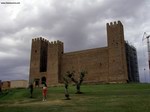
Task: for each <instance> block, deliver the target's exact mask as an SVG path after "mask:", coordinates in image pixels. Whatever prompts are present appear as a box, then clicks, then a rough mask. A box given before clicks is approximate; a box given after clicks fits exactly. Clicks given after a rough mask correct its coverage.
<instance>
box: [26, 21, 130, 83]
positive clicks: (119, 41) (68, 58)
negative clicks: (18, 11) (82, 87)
mask: <svg viewBox="0 0 150 112" xmlns="http://www.w3.org/2000/svg"><path fill="white" fill-rule="evenodd" d="M106 26H107V41H108V47H103V48H95V49H88V50H83V51H76V52H70V53H64V48H63V43H62V42H60V41H55V42H49V41H48V40H46V39H43V38H36V39H33V40H32V49H31V61H30V77H29V80H30V82H32V81H35V80H36V81H39V83H41V82H42V80H44V81H46V82H47V84H48V85H52V84H58V83H61V82H63V80H62V78H63V75H65V73H66V72H67V71H75V72H76V73H75V74H76V76H75V77H76V78H78V75H79V72H80V71H81V70H85V71H87V72H88V74H86V76H85V81H84V82H92V83H93V82H103V83H112V82H115V83H120V82H126V81H127V80H128V74H127V64H126V56H125V43H124V32H123V25H122V23H121V22H120V21H118V22H114V23H110V24H109V23H107V25H106Z"/></svg>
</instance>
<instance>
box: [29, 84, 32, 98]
mask: <svg viewBox="0 0 150 112" xmlns="http://www.w3.org/2000/svg"><path fill="white" fill-rule="evenodd" d="M29 89H30V98H33V84H32V83H31V84H30V85H29Z"/></svg>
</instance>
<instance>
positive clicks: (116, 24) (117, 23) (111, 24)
mask: <svg viewBox="0 0 150 112" xmlns="http://www.w3.org/2000/svg"><path fill="white" fill-rule="evenodd" d="M118 25H121V26H122V23H121V22H120V21H117V22H116V21H114V22H110V23H107V27H112V26H118Z"/></svg>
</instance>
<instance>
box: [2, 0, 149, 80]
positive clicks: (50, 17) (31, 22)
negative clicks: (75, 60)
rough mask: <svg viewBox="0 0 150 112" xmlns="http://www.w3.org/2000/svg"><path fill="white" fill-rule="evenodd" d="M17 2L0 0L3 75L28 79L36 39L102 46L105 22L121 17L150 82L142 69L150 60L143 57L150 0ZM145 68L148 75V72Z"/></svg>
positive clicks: (73, 46) (76, 46)
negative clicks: (31, 51)
mask: <svg viewBox="0 0 150 112" xmlns="http://www.w3.org/2000/svg"><path fill="white" fill-rule="evenodd" d="M17 1H19V2H20V4H17V5H15V4H14V5H7V4H5V5H2V4H0V15H1V18H0V61H1V63H4V65H0V71H1V74H2V75H1V78H2V79H6V77H5V78H4V75H3V74H5V76H7V78H10V77H9V75H10V73H13V77H18V75H19V74H21V72H22V73H23V74H22V75H21V76H22V77H24V78H27V76H28V72H29V71H28V69H27V68H28V67H29V60H30V49H31V39H32V38H33V37H40V36H43V37H47V38H48V39H49V40H50V41H51V40H61V41H63V42H64V44H65V51H75V50H83V49H89V48H95V47H103V46H106V45H107V42H106V41H107V37H106V36H107V35H106V26H105V25H106V23H107V22H111V21H117V20H121V21H122V23H123V25H124V33H125V39H126V40H128V41H129V43H132V44H133V45H134V46H135V47H136V48H137V51H138V58H139V70H140V78H141V81H145V79H144V75H143V68H146V67H147V65H145V64H144V63H143V62H144V61H145V62H146V61H147V58H144V57H143V56H142V55H143V49H146V46H145V44H146V43H145V44H144V46H143V45H142V41H141V40H142V36H143V33H144V32H147V33H149V34H150V22H149V18H150V15H149V9H150V5H149V4H150V1H149V0H130V1H127V0H40V1H37V0H17ZM144 52H145V53H146V52H147V51H146V50H144ZM19 67H21V68H19ZM7 68H9V72H8V71H7ZM18 69H19V70H18ZM146 70H147V69H146ZM146 70H145V74H148V72H147V71H148V70H147V71H146ZM11 76H12V74H11ZM147 76H148V75H147ZM147 81H148V80H147Z"/></svg>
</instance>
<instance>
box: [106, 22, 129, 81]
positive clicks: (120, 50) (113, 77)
mask: <svg viewBox="0 0 150 112" xmlns="http://www.w3.org/2000/svg"><path fill="white" fill-rule="evenodd" d="M107 39H108V55H109V59H108V61H109V62H108V65H109V68H108V71H109V73H108V80H109V82H126V81H127V80H128V75H127V62H126V54H125V41H124V31H123V25H122V23H121V22H120V21H118V22H114V23H112V22H111V23H110V24H109V23H107Z"/></svg>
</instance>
